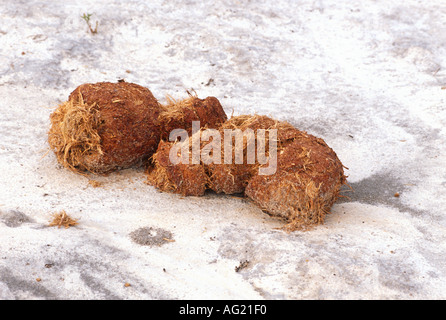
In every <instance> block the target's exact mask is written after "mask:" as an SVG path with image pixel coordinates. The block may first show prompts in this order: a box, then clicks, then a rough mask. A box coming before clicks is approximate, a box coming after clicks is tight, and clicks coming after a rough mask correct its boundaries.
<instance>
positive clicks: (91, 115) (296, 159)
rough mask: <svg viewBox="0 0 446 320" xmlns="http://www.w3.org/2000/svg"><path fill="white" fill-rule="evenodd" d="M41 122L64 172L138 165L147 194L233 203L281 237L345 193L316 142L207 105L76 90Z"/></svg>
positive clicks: (101, 87)
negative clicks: (268, 220)
mask: <svg viewBox="0 0 446 320" xmlns="http://www.w3.org/2000/svg"><path fill="white" fill-rule="evenodd" d="M50 120H51V127H50V130H49V133H48V142H49V145H50V147H51V149H52V150H53V151H54V153H55V154H56V157H57V160H58V162H59V163H60V164H62V165H63V166H64V167H66V168H68V169H70V170H73V171H75V172H85V171H87V172H91V173H106V172H110V171H113V170H117V169H122V168H129V167H132V166H141V165H145V166H146V167H147V182H148V184H150V185H153V186H155V187H156V188H158V189H159V190H161V191H165V192H172V193H178V194H182V195H185V196H202V195H204V194H205V193H206V190H212V191H214V192H216V193H224V194H237V193H243V194H245V195H246V196H247V197H249V198H250V199H251V200H252V201H253V202H254V203H256V204H257V205H258V206H260V207H261V208H262V209H263V210H264V211H265V212H267V213H269V214H271V215H273V216H276V217H278V218H280V219H283V220H284V221H286V222H287V224H286V225H285V229H287V230H290V231H291V230H297V229H300V230H302V229H306V228H308V227H311V226H314V225H318V224H321V223H323V222H324V218H325V215H326V214H327V213H329V212H330V208H331V206H332V205H333V203H334V202H335V201H336V199H337V198H338V197H339V192H340V188H341V186H342V185H343V184H346V177H345V175H344V171H343V165H342V163H341V161H340V160H339V159H338V157H337V155H336V153H335V152H334V151H333V150H332V149H331V148H330V147H329V146H328V145H327V144H326V143H325V142H324V141H323V140H322V139H320V138H317V137H314V136H312V135H310V134H307V133H306V132H303V131H300V130H298V129H297V128H295V127H293V126H292V125H291V124H289V123H287V122H285V121H277V120H274V119H272V118H270V117H267V116H262V115H242V116H236V117H232V118H230V119H229V120H228V118H227V116H226V114H225V112H224V109H223V107H222V106H221V104H220V102H219V101H218V99H217V98H215V97H207V98H205V99H200V98H198V97H197V96H196V95H192V94H189V96H188V97H187V98H186V99H183V100H174V99H172V98H170V97H169V98H168V99H167V104H165V105H162V104H161V103H159V102H158V100H157V99H156V98H155V97H154V96H153V94H152V93H151V92H150V90H149V89H147V88H145V87H142V86H140V85H137V84H133V83H127V82H118V83H110V82H100V83H96V84H83V85H80V86H79V87H77V88H76V89H75V90H74V91H73V92H72V93H71V94H70V95H69V98H68V101H66V102H64V103H62V104H61V105H59V107H58V108H57V109H56V110H55V111H54V112H53V113H52V114H51V116H50ZM197 125H198V127H197Z"/></svg>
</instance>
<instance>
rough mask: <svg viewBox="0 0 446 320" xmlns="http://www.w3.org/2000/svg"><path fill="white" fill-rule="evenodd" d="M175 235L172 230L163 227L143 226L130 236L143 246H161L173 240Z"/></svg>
mask: <svg viewBox="0 0 446 320" xmlns="http://www.w3.org/2000/svg"><path fill="white" fill-rule="evenodd" d="M172 237H173V235H172V233H171V232H170V231H167V230H164V229H161V228H152V227H143V228H139V229H136V230H135V231H132V232H131V233H130V238H131V239H132V240H133V241H134V242H135V243H137V244H139V245H142V246H150V247H152V246H161V245H163V244H165V243H168V242H173V239H172Z"/></svg>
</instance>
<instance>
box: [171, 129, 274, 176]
mask: <svg viewBox="0 0 446 320" xmlns="http://www.w3.org/2000/svg"><path fill="white" fill-rule="evenodd" d="M256 131H257V132H254V130H252V129H250V128H248V129H245V130H244V131H242V130H241V129H224V130H223V137H222V135H221V133H220V131H219V130H217V129H203V130H202V129H201V127H200V121H192V136H191V137H192V138H191V139H189V134H188V132H187V131H186V130H184V129H175V130H172V131H171V132H170V135H169V141H172V142H176V143H175V144H174V145H173V146H172V148H171V149H170V153H169V160H170V162H171V163H172V164H174V165H175V164H179V163H183V164H200V163H203V164H211V163H213V164H222V158H223V163H224V164H232V163H233V162H234V163H235V164H244V163H246V164H256V163H258V164H260V167H259V174H260V175H272V174H274V173H275V172H276V170H277V129H257V130H256ZM267 133H268V138H267ZM256 135H257V136H256ZM211 138H212V139H211ZM203 141H204V142H206V141H209V142H208V143H207V144H206V145H204V146H203V148H202V142H203ZM245 141H246V162H245V161H244V153H245V152H244V149H245V148H244V142H245ZM267 141H268V152H266V142H267ZM222 146H223V151H222ZM222 152H223V153H222ZM233 153H234V154H233ZM222 155H223V157H222ZM256 160H257V161H256ZM266 165H267V166H266Z"/></svg>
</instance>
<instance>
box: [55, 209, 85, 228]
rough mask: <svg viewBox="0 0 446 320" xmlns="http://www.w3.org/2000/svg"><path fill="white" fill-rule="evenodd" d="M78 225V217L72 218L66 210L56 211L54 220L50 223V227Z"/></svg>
mask: <svg viewBox="0 0 446 320" xmlns="http://www.w3.org/2000/svg"><path fill="white" fill-rule="evenodd" d="M76 225H78V222H77V219H73V218H71V217H70V216H69V215H68V214H67V213H66V212H65V210H62V211H61V212H58V213H55V214H54V215H53V220H52V221H51V222H50V224H49V226H50V227H58V228H60V227H65V229H67V228H69V227H74V226H76Z"/></svg>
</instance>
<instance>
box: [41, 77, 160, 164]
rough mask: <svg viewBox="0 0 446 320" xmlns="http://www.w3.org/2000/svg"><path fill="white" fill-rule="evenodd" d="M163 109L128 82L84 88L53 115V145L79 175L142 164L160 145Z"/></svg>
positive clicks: (147, 92) (50, 135)
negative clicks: (159, 119)
mask: <svg viewBox="0 0 446 320" xmlns="http://www.w3.org/2000/svg"><path fill="white" fill-rule="evenodd" d="M160 112H161V105H160V104H159V103H158V101H157V100H156V99H155V97H154V96H153V95H152V93H151V92H150V90H149V89H147V88H144V87H142V86H140V85H137V84H133V83H127V82H118V83H110V82H100V83H95V84H83V85H80V86H79V87H77V88H76V89H75V90H74V91H73V92H72V93H71V94H70V96H69V98H68V101H66V102H64V103H62V104H61V105H59V107H58V108H57V109H56V110H55V111H54V112H53V113H52V114H51V116H50V120H51V128H50V130H49V133H48V142H49V145H50V147H51V149H52V150H53V151H54V152H55V154H56V156H57V160H58V161H59V163H61V164H62V165H63V166H64V167H66V168H69V169H71V170H73V171H76V172H81V171H89V172H93V173H106V172H109V171H112V170H115V169H118V168H128V167H131V166H134V165H140V164H142V163H143V162H144V161H145V160H146V159H147V158H149V157H150V156H151V155H152V154H153V153H154V152H155V150H156V148H157V146H158V143H159V140H160V123H159V121H158V116H159V114H160Z"/></svg>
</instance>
